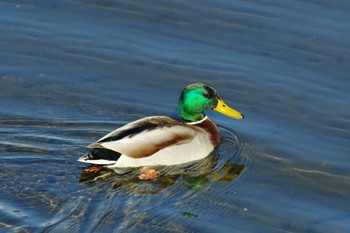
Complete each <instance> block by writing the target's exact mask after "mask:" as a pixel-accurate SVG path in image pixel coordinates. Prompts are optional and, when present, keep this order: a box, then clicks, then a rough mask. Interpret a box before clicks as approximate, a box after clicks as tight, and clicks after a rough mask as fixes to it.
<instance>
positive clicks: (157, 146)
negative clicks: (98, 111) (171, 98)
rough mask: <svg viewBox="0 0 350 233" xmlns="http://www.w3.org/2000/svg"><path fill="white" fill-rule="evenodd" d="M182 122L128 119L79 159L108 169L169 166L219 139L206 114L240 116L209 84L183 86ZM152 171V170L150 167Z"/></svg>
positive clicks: (199, 155)
mask: <svg viewBox="0 0 350 233" xmlns="http://www.w3.org/2000/svg"><path fill="white" fill-rule="evenodd" d="M178 108H179V115H180V117H181V119H182V122H179V121H177V120H174V119H171V118H169V117H166V116H151V117H146V118H142V119H139V120H137V121H134V122H131V123H129V124H127V125H125V126H123V127H121V128H118V129H116V130H114V131H112V132H110V133H109V134H107V135H105V136H104V137H102V138H101V139H99V140H98V141H97V142H95V143H92V144H90V145H89V146H88V147H87V148H88V149H89V151H88V153H87V154H86V155H85V156H83V157H81V158H79V161H80V162H84V163H90V164H94V165H100V166H104V167H107V168H112V169H113V168H130V167H152V166H158V165H162V166H170V165H176V164H183V163H188V162H192V161H196V160H200V159H203V158H205V157H206V156H208V155H209V154H210V152H212V151H213V150H214V149H215V148H216V147H217V146H218V145H219V142H220V138H221V136H220V132H219V129H218V127H217V126H216V125H215V123H214V122H213V121H212V120H211V119H210V118H209V117H208V116H206V115H205V114H204V113H203V112H204V111H205V110H215V111H218V112H220V113H222V114H224V115H227V116H229V117H232V118H235V119H243V118H244V117H243V115H242V114H241V113H239V112H238V111H236V110H234V109H232V108H230V107H229V106H228V105H226V104H225V103H224V101H223V100H222V99H220V98H219V97H218V94H217V92H216V91H215V90H214V89H213V88H212V87H210V86H208V85H205V84H202V83H194V84H190V85H188V86H186V87H185V89H184V90H183V91H182V93H181V96H180V98H179V102H178ZM153 171H154V170H153Z"/></svg>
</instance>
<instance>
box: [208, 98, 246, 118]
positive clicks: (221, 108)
mask: <svg viewBox="0 0 350 233" xmlns="http://www.w3.org/2000/svg"><path fill="white" fill-rule="evenodd" d="M213 109H214V110H215V111H217V112H220V113H222V114H224V115H226V116H229V117H232V118H235V119H243V118H244V116H243V115H242V114H241V113H240V112H238V111H236V110H234V109H233V108H230V107H229V106H228V105H227V104H225V102H224V101H223V100H221V99H219V100H218V105H217V106H216V107H215V108H213Z"/></svg>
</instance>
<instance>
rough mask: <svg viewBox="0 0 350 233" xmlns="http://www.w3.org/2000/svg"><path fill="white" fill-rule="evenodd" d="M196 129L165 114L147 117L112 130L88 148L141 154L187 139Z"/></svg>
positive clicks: (150, 153)
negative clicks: (164, 115)
mask: <svg viewBox="0 0 350 233" xmlns="http://www.w3.org/2000/svg"><path fill="white" fill-rule="evenodd" d="M196 132H197V131H196V129H195V128H194V127H191V126H188V125H186V124H182V123H180V122H178V121H175V120H173V119H171V118H169V117H163V116H156V117H147V118H143V119H140V120H137V121H134V122H131V123H129V124H127V125H125V126H123V127H121V128H119V129H116V130H114V131H112V132H111V133H109V134H107V135H106V136H104V137H102V138H101V139H100V140H98V141H97V142H95V143H92V144H91V145H89V146H88V148H89V149H93V148H103V149H108V150H112V151H115V152H118V153H120V154H123V155H126V156H128V157H131V158H144V157H148V156H150V155H152V154H154V153H156V152H157V151H159V150H161V149H163V148H166V147H170V146H174V145H180V144H184V143H189V142H191V141H192V139H193V138H194V137H195V135H196Z"/></svg>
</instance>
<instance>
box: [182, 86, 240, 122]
mask: <svg viewBox="0 0 350 233" xmlns="http://www.w3.org/2000/svg"><path fill="white" fill-rule="evenodd" d="M209 109H212V110H215V111H218V112H220V113H222V114H224V115H226V116H229V117H232V118H235V119H243V118H244V117H243V115H242V114H241V113H239V112H238V111H236V110H234V109H232V108H230V107H229V106H228V105H226V104H225V103H224V101H223V100H221V99H220V98H219V97H218V95H217V93H216V91H215V90H214V88H212V87H210V86H208V85H205V84H203V83H193V84H190V85H188V86H187V87H185V89H184V90H183V91H182V93H181V96H180V99H179V114H180V116H181V119H182V120H184V121H187V122H194V121H200V120H202V119H203V118H204V117H205V114H204V113H203V112H204V111H205V110H209Z"/></svg>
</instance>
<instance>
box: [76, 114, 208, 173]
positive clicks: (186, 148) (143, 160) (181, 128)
mask: <svg viewBox="0 0 350 233" xmlns="http://www.w3.org/2000/svg"><path fill="white" fill-rule="evenodd" d="M206 118H207V117H206ZM206 118H205V119H203V120H202V121H204V120H206ZM150 120H151V121H152V120H159V121H160V122H162V121H164V122H166V123H169V121H170V122H173V123H174V125H165V126H160V127H159V128H158V127H157V128H153V129H150V130H144V131H142V132H139V133H137V134H135V135H128V136H125V137H123V138H120V139H118V140H115V141H104V140H106V139H108V138H111V137H113V136H115V135H118V134H120V133H121V132H123V131H125V130H129V129H132V128H134V127H137V126H138V125H140V124H142V123H143V122H146V121H150ZM202 121H200V122H202ZM200 122H199V123H200ZM194 126H195V123H191V124H188V125H187V124H182V123H179V122H177V121H175V120H172V119H170V118H168V117H147V118H143V119H140V120H137V121H134V122H131V123H129V124H127V125H125V126H123V127H121V128H118V129H116V130H114V131H112V132H111V133H109V134H107V135H105V136H104V137H102V138H101V139H100V140H98V141H97V142H96V143H93V144H91V145H90V146H89V147H88V148H106V149H109V150H113V151H116V152H119V153H120V154H121V156H120V157H119V159H118V160H116V161H115V160H105V159H87V156H83V157H81V158H80V159H79V161H81V162H85V163H92V164H99V165H106V167H108V168H127V167H145V166H146V167H147V166H157V165H166V166H168V165H176V164H182V163H188V162H192V161H196V160H200V159H203V158H205V157H206V156H208V155H209V154H210V152H212V151H213V150H214V145H213V144H212V143H211V142H210V135H208V133H207V132H206V131H205V130H203V129H200V128H198V127H197V128H195V127H194ZM174 138H175V139H177V140H176V141H175V140H174V142H173V141H172V140H173V139H174ZM101 141H102V142H101ZM168 142H171V143H169V145H167V146H165V147H164V148H162V147H161V146H160V145H162V143H163V144H167V143H168ZM159 147H160V148H161V149H160V150H158V151H156V152H155V153H153V154H151V155H150V156H146V157H140V158H136V157H135V156H130V155H132V154H134V155H135V154H137V153H142V152H143V150H146V151H147V150H150V149H152V148H153V149H154V148H159Z"/></svg>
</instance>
